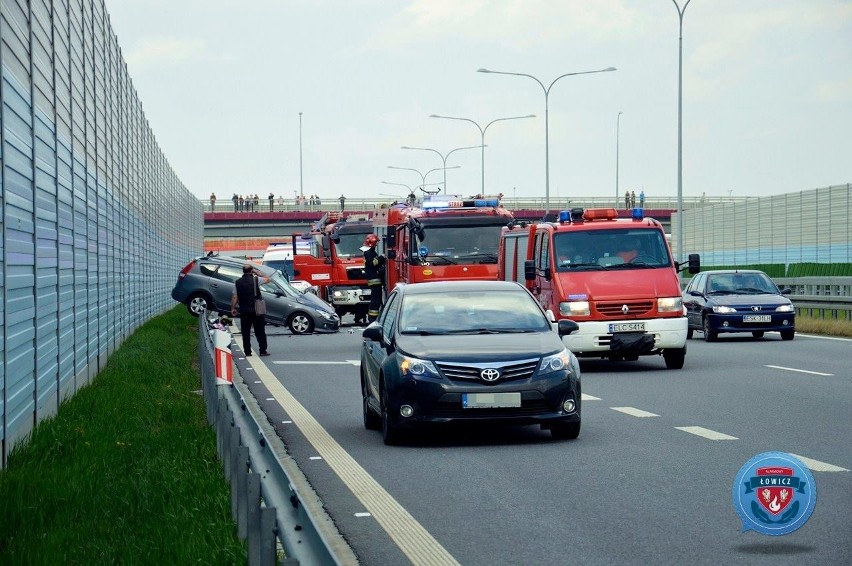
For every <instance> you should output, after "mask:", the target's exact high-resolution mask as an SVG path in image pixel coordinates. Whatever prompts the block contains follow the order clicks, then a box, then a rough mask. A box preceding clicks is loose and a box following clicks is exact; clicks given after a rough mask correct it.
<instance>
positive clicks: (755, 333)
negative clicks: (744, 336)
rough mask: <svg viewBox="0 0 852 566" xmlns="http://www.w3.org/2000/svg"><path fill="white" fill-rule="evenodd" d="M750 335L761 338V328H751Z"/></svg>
mask: <svg viewBox="0 0 852 566" xmlns="http://www.w3.org/2000/svg"><path fill="white" fill-rule="evenodd" d="M751 335H752V336H754V337H755V338H763V330H753V331H752V333H751Z"/></svg>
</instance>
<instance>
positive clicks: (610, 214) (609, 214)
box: [583, 208, 618, 220]
mask: <svg viewBox="0 0 852 566" xmlns="http://www.w3.org/2000/svg"><path fill="white" fill-rule="evenodd" d="M583 218H585V219H586V220H615V219H616V218H618V211H617V210H616V209H614V208H590V209H588V210H586V211H585V212H584V213H583Z"/></svg>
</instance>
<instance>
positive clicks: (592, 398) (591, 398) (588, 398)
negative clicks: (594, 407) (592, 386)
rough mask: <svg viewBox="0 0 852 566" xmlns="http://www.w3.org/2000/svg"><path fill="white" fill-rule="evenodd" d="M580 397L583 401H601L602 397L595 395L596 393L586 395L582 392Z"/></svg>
mask: <svg viewBox="0 0 852 566" xmlns="http://www.w3.org/2000/svg"><path fill="white" fill-rule="evenodd" d="M580 399H581V400H582V401H600V400H601V398H600V397H595V396H594V395H586V394H585V393H580Z"/></svg>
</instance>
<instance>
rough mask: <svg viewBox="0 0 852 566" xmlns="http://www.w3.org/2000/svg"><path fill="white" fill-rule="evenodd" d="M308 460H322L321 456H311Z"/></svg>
mask: <svg viewBox="0 0 852 566" xmlns="http://www.w3.org/2000/svg"><path fill="white" fill-rule="evenodd" d="M308 460H322V456H311V457H310V458H308Z"/></svg>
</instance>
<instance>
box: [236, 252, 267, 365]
mask: <svg viewBox="0 0 852 566" xmlns="http://www.w3.org/2000/svg"><path fill="white" fill-rule="evenodd" d="M255 275H260V273H259V272H257V271H256V270H255V268H254V266H253V265H252V264H250V263H245V264H243V276H242V277H240V278H239V279H237V281H236V283H235V285H234V292H233V293H232V294H231V314H232V315H234V316H236V315H237V305H239V311H240V332H241V333H242V335H243V352H245V354H246V356H251V329H252V328H254V334H255V336H256V337H257V346H258V348H260V355H261V356H268V355H269V352H267V351H266V346H267V344H266V318H265V317H264V315H262V314H255V312H254V300H255V297H257V296H258V294H259V285H260V283H266V282H268V281H269V277H264V276H263V275H260V277H255ZM258 279H259V280H260V281H258Z"/></svg>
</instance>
